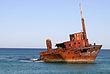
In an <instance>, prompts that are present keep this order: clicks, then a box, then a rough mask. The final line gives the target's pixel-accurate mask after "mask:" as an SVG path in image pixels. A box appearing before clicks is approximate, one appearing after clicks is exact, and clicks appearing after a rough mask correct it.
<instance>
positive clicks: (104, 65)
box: [0, 48, 110, 74]
mask: <svg viewBox="0 0 110 74" xmlns="http://www.w3.org/2000/svg"><path fill="white" fill-rule="evenodd" d="M41 51H46V49H35V48H25V49H24V48H23V49H22V48H5V49H3V48H1V49H0V74H110V50H101V51H100V53H99V55H98V56H97V59H96V61H95V63H94V64H65V63H44V62H32V61H31V59H34V58H38V57H39V52H41Z"/></svg>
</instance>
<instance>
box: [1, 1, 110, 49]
mask: <svg viewBox="0 0 110 74" xmlns="http://www.w3.org/2000/svg"><path fill="white" fill-rule="evenodd" d="M79 3H80V0H0V48H45V47H46V45H45V40H46V39H51V40H52V46H53V47H54V46H55V44H56V43H61V42H65V41H69V34H73V33H77V32H80V31H82V26H81V16H80V7H79ZM83 15H84V19H85V24H86V30H87V37H88V39H89V43H91V44H93V43H96V44H101V45H103V47H102V48H103V49H106V48H108V49H109V48H110V0H83Z"/></svg>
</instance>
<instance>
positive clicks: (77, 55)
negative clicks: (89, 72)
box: [39, 13, 102, 63]
mask: <svg viewBox="0 0 110 74" xmlns="http://www.w3.org/2000/svg"><path fill="white" fill-rule="evenodd" d="M81 14H82V13H81ZM81 21H82V29H83V31H82V32H79V33H74V34H70V35H69V36H70V41H66V42H63V43H58V44H56V46H57V48H56V49H52V43H51V40H49V39H48V40H46V45H47V50H48V51H46V52H41V53H40V58H39V60H42V61H44V62H67V63H93V62H94V61H95V59H96V57H97V54H98V53H99V51H100V48H101V47H102V45H96V44H94V45H92V44H89V41H88V39H87V34H86V28H85V23H84V18H83V17H82V18H81Z"/></svg>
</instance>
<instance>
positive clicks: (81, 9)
mask: <svg viewBox="0 0 110 74" xmlns="http://www.w3.org/2000/svg"><path fill="white" fill-rule="evenodd" d="M80 14H81V22H82V29H83V32H84V39H87V36H86V28H85V22H84V16H83V8H82V0H80Z"/></svg>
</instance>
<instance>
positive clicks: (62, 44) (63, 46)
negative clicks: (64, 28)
mask: <svg viewBox="0 0 110 74" xmlns="http://www.w3.org/2000/svg"><path fill="white" fill-rule="evenodd" d="M55 46H57V47H61V48H65V45H64V43H59V44H56V45H55Z"/></svg>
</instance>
